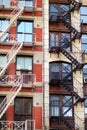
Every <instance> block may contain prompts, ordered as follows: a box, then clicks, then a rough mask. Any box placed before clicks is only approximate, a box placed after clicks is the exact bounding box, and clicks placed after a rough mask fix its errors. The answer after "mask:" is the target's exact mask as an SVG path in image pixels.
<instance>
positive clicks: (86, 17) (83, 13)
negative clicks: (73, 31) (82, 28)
mask: <svg viewBox="0 0 87 130" xmlns="http://www.w3.org/2000/svg"><path fill="white" fill-rule="evenodd" d="M80 17H81V22H82V23H86V24H87V6H82V7H81V8H80Z"/></svg>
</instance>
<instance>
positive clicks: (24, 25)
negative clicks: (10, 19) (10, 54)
mask: <svg viewBox="0 0 87 130" xmlns="http://www.w3.org/2000/svg"><path fill="white" fill-rule="evenodd" d="M17 40H18V42H24V45H26V46H29V45H32V44H33V42H34V35H33V22H31V21H18V22H17Z"/></svg>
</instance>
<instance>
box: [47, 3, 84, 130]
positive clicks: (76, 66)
mask: <svg viewBox="0 0 87 130" xmlns="http://www.w3.org/2000/svg"><path fill="white" fill-rule="evenodd" d="M67 1H68V2H69V4H70V9H69V10H67V11H66V9H64V8H62V13H61V15H55V14H54V15H50V22H52V23H59V22H60V23H62V24H63V25H64V26H66V27H67V28H68V29H69V30H70V32H71V40H70V41H69V40H68V39H67V38H64V44H63V45H61V44H60V45H59V46H55V47H54V46H52V47H50V50H49V52H50V53H57V54H59V53H62V54H63V55H64V56H65V57H66V58H68V59H69V60H70V61H71V64H72V70H71V72H69V73H67V75H66V76H65V77H64V78H63V79H62V80H60V81H58V82H56V83H58V84H59V85H61V86H63V87H64V88H65V89H66V90H67V91H68V92H69V93H70V94H71V96H72V98H74V99H75V100H74V102H73V104H72V106H70V107H69V108H68V109H67V110H66V111H65V112H64V113H62V114H61V116H60V120H61V121H63V123H64V124H65V125H66V126H67V128H68V129H70V130H76V128H75V122H74V124H71V123H70V122H69V121H68V120H67V119H66V118H65V114H66V113H67V112H69V110H70V109H72V108H73V106H75V105H77V103H78V102H84V100H85V99H84V98H82V97H81V96H80V95H79V94H78V93H77V92H75V91H74V86H73V85H72V86H69V85H68V84H67V82H66V81H67V79H68V78H69V77H70V76H71V75H72V73H73V72H75V71H76V70H81V69H82V68H83V66H84V63H80V62H79V61H78V60H77V59H76V56H75V55H74V54H73V53H71V52H69V51H67V49H66V48H67V47H68V46H69V44H71V43H72V41H74V40H75V39H80V37H81V31H80V32H78V30H77V29H75V27H74V26H73V25H72V24H71V21H70V20H69V19H68V15H69V14H70V13H71V12H72V11H74V10H79V8H80V6H81V3H80V2H76V1H75V0H67ZM82 56H83V55H82ZM66 72H68V68H67V70H66ZM54 84H55V83H54ZM65 104H66V103H65ZM65 104H63V106H64V105H65ZM63 106H62V107H63ZM61 109H62V108H61Z"/></svg>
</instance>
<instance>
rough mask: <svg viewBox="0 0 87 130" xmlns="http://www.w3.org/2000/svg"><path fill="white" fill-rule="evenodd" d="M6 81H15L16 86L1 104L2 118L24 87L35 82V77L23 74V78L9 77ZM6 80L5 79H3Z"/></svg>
mask: <svg viewBox="0 0 87 130" xmlns="http://www.w3.org/2000/svg"><path fill="white" fill-rule="evenodd" d="M5 78H6V79H7V78H8V81H7V82H9V80H11V81H13V79H14V84H13V86H12V88H11V89H10V91H9V92H8V94H7V96H6V97H5V98H4V100H3V101H2V102H1V104H0V118H1V117H2V116H3V114H4V113H5V111H6V110H7V108H8V107H9V105H10V103H11V102H12V101H13V99H14V98H15V97H16V96H17V94H18V93H19V91H20V90H21V88H22V87H23V85H24V84H27V85H28V83H29V82H31V83H32V85H33V84H34V82H35V75H34V74H33V75H29V74H27V75H26V74H22V75H21V76H12V77H11V76H7V77H5ZM2 79H4V78H2Z"/></svg>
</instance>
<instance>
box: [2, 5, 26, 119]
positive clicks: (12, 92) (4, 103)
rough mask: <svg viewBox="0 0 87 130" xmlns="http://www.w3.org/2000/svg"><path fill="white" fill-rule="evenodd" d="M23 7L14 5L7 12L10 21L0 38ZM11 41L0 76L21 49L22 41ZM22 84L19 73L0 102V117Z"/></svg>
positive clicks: (21, 77)
mask: <svg viewBox="0 0 87 130" xmlns="http://www.w3.org/2000/svg"><path fill="white" fill-rule="evenodd" d="M23 9H24V7H22V8H21V9H18V8H17V7H16V8H15V9H14V10H13V11H12V12H11V14H9V17H7V18H6V20H8V19H10V23H9V24H8V26H7V27H6V28H5V29H4V30H3V32H1V33H0V39H1V38H2V36H3V35H4V34H5V33H6V32H7V31H8V29H9V28H10V27H11V25H12V24H13V23H14V21H15V20H17V18H18V17H19V15H20V14H21V13H22V12H23ZM13 43H14V44H13V46H12V47H11V50H10V51H9V52H8V53H7V55H6V57H5V58H6V59H7V64H6V65H5V66H4V67H3V68H2V69H1V71H0V77H1V76H2V75H3V74H4V73H5V70H6V69H7V67H8V66H9V64H10V63H11V61H12V60H13V58H14V57H15V56H16V54H17V53H18V51H19V50H20V49H21V47H22V46H23V43H18V42H16V40H15V41H13ZM22 84H23V75H21V76H20V77H18V78H17V79H16V81H15V83H14V85H13V87H12V88H11V90H10V92H9V93H8V94H7V96H6V97H5V99H4V100H3V101H2V103H1V104H0V118H1V117H2V116H3V114H4V113H5V111H6V110H7V108H8V107H9V105H10V103H11V102H12V101H13V99H14V98H15V97H16V95H17V94H18V92H19V91H20V90H21V88H22Z"/></svg>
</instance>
